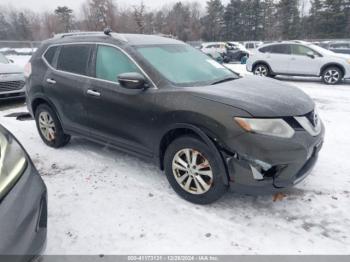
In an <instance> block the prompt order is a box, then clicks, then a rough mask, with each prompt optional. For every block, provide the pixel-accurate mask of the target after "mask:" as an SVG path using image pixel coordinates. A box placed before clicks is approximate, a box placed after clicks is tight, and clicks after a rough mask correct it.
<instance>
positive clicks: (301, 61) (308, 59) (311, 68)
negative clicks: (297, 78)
mask: <svg viewBox="0 0 350 262" xmlns="http://www.w3.org/2000/svg"><path fill="white" fill-rule="evenodd" d="M291 50H292V56H291V61H290V66H289V73H290V74H295V75H315V76H316V75H318V74H319V72H320V69H321V55H320V54H318V53H317V52H316V51H314V50H313V49H311V48H309V47H307V46H304V45H300V44H292V45H291ZM311 53H312V54H313V56H308V54H311Z"/></svg>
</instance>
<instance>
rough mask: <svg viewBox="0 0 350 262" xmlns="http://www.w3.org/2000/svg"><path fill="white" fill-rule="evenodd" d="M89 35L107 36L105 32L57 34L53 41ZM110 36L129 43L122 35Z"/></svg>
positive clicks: (111, 34) (113, 34) (112, 34)
mask: <svg viewBox="0 0 350 262" xmlns="http://www.w3.org/2000/svg"><path fill="white" fill-rule="evenodd" d="M89 35H92V36H93V35H99V36H105V35H106V34H105V33H104V32H101V31H85V32H84V31H83V32H70V33H61V34H55V35H54V36H53V39H60V38H64V37H70V36H89ZM109 35H110V36H111V37H113V38H115V39H117V40H120V41H122V42H128V40H127V39H126V38H125V37H124V36H123V35H121V34H118V33H110V34H109Z"/></svg>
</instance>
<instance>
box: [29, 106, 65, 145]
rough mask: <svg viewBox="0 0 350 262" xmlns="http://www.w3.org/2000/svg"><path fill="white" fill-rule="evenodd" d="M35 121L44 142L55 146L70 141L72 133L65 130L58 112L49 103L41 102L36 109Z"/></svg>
mask: <svg viewBox="0 0 350 262" xmlns="http://www.w3.org/2000/svg"><path fill="white" fill-rule="evenodd" d="M35 122H36V127H37V129H38V132H39V135H40V137H41V139H42V140H43V142H44V143H45V144H46V145H48V146H50V147H53V148H59V147H63V146H65V145H66V144H68V143H69V141H70V138H71V137H70V135H67V134H65V133H64V132H63V129H62V125H61V122H60V120H59V118H58V116H57V114H56V112H55V111H54V110H53V109H52V108H51V107H50V106H49V105H47V104H40V105H39V106H38V108H37V109H36V110H35Z"/></svg>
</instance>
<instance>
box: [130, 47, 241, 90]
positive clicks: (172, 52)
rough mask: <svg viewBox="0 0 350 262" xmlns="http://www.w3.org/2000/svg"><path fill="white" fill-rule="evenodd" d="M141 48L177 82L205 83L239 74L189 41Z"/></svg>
mask: <svg viewBox="0 0 350 262" xmlns="http://www.w3.org/2000/svg"><path fill="white" fill-rule="evenodd" d="M137 50H138V52H139V53H140V54H141V55H142V56H143V57H144V58H145V59H146V60H147V61H148V62H149V63H150V64H151V65H152V66H153V67H154V68H155V69H156V70H157V71H158V72H159V73H160V74H162V75H163V76H164V77H165V78H166V79H168V80H169V81H170V82H172V83H174V84H175V85H180V86H189V85H201V84H209V83H212V82H216V81H220V80H223V79H227V78H238V76H237V75H236V74H234V73H233V72H232V71H230V70H229V69H227V68H226V67H224V66H222V65H221V64H219V63H218V62H216V61H214V60H213V59H212V58H210V57H208V56H207V55H205V54H204V53H202V52H201V51H198V50H196V49H195V48H193V47H191V46H188V45H182V44H178V45H157V46H153V45H152V46H142V47H138V48H137Z"/></svg>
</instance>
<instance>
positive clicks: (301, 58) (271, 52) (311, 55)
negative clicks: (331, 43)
mask: <svg viewBox="0 0 350 262" xmlns="http://www.w3.org/2000/svg"><path fill="white" fill-rule="evenodd" d="M247 70H248V71H250V72H253V73H254V74H256V75H261V76H271V77H273V76H275V75H293V76H316V77H322V79H323V81H324V83H326V84H329V85H334V84H338V83H339V82H340V81H342V79H344V78H345V79H347V78H350V56H349V55H345V54H337V53H334V52H332V51H329V50H327V49H324V48H322V47H320V46H317V45H313V44H310V43H307V42H300V41H298V42H280V43H273V44H268V45H264V46H262V47H260V48H258V50H257V52H255V53H254V54H253V55H252V56H251V57H250V58H249V60H248V62H247Z"/></svg>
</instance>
